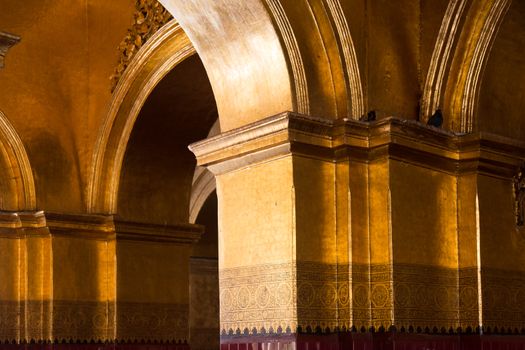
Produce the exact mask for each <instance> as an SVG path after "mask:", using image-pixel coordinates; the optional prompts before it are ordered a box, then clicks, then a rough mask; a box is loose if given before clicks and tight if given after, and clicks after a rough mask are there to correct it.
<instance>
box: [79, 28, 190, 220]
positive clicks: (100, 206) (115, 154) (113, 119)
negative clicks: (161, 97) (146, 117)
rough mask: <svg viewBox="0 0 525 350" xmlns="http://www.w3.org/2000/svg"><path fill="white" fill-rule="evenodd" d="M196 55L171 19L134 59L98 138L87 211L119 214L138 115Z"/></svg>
mask: <svg viewBox="0 0 525 350" xmlns="http://www.w3.org/2000/svg"><path fill="white" fill-rule="evenodd" d="M194 54H195V49H194V47H193V45H192V44H191V42H190V40H189V39H188V37H187V36H186V34H185V33H184V31H183V30H182V28H181V27H180V25H179V24H178V23H177V22H176V21H175V20H172V21H170V22H168V23H167V24H166V25H164V26H163V27H162V28H161V29H159V31H158V32H156V33H155V34H154V35H153V36H152V37H151V38H150V39H149V40H148V41H147V42H146V43H145V44H144V46H142V47H141V48H140V50H139V51H138V52H137V54H136V55H135V56H134V58H133V59H132V61H131V62H130V64H129V66H128V67H127V69H126V71H125V72H124V74H123V75H122V77H121V79H120V81H119V83H118V85H117V87H116V89H115V91H114V93H113V98H112V101H111V105H110V107H109V111H108V114H107V116H106V118H105V120H104V123H103V125H102V128H101V130H100V132H99V135H98V139H97V143H96V146H95V151H94V156H93V165H92V169H91V176H90V183H89V187H88V208H87V210H88V212H90V213H115V212H116V205H117V196H118V187H119V181H120V172H121V168H122V163H123V159H124V154H125V151H126V146H127V143H128V140H129V137H130V135H131V131H132V129H133V125H134V124H135V121H136V119H137V117H138V115H139V112H140V110H141V108H142V106H143V105H144V103H145V101H146V99H147V97H148V96H149V94H150V93H151V92H152V91H153V89H154V88H155V86H156V85H157V84H158V83H159V82H160V81H161V80H162V78H163V77H164V76H165V75H166V74H168V72H169V71H170V70H171V69H172V68H174V67H175V66H176V65H177V64H179V63H180V62H182V61H184V60H185V59H186V58H188V57H190V56H192V55H194Z"/></svg>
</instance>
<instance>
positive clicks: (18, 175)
mask: <svg viewBox="0 0 525 350" xmlns="http://www.w3.org/2000/svg"><path fill="white" fill-rule="evenodd" d="M0 173H1V174H2V176H0V193H1V194H2V196H1V197H0V210H7V211H24V210H35V209H36V194H35V183H34V179H33V172H32V170H31V165H30V163H29V158H28V157H27V153H26V150H25V148H24V145H23V144H22V141H21V140H20V137H19V136H18V134H17V132H16V130H15V128H14V127H13V126H12V125H11V123H10V122H9V120H8V119H7V117H6V116H5V115H4V114H3V113H2V112H1V111H0Z"/></svg>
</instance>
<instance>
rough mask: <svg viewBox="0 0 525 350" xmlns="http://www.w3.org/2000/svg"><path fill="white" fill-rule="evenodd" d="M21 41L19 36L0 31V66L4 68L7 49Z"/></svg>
mask: <svg viewBox="0 0 525 350" xmlns="http://www.w3.org/2000/svg"><path fill="white" fill-rule="evenodd" d="M19 41H20V37H19V36H17V35H14V34H9V33H6V32H1V31H0V68H4V60H5V55H6V54H7V50H9V49H10V48H11V46H13V45H15V44H16V43H18V42H19Z"/></svg>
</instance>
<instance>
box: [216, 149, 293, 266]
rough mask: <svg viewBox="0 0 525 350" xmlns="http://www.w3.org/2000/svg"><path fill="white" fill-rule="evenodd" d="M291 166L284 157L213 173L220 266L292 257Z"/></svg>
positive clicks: (288, 259)
mask: <svg viewBox="0 0 525 350" xmlns="http://www.w3.org/2000/svg"><path fill="white" fill-rule="evenodd" d="M292 172H293V165H292V158H291V157H284V158H280V159H276V160H273V161H270V162H265V163H262V164H257V165H254V166H252V167H249V168H245V169H242V170H238V171H235V172H230V173H227V174H223V175H220V176H218V177H217V196H218V198H219V232H220V234H219V266H220V269H221V270H222V269H227V268H236V267H248V266H253V265H261V263H271V264H281V263H289V262H291V261H292V260H293V259H294V255H295V222H294V220H293V212H294V198H293V196H294V189H293V177H292V176H293V175H292ZM263 174H264V175H263ZM276 183H279V186H275V184H276ZM230 189H234V190H233V191H232V190H230ZM241 217H242V218H243V219H242V220H239V218H241ZM277 232H278V233H279V234H276V233H277ZM229 252H236V254H231V253H229Z"/></svg>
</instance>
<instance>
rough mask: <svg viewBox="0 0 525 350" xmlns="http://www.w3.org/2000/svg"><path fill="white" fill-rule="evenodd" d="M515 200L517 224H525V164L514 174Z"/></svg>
mask: <svg viewBox="0 0 525 350" xmlns="http://www.w3.org/2000/svg"><path fill="white" fill-rule="evenodd" d="M514 200H515V202H514V212H515V215H516V226H523V224H524V221H525V164H524V165H522V166H521V167H520V168H519V169H518V172H517V174H516V176H514Z"/></svg>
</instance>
